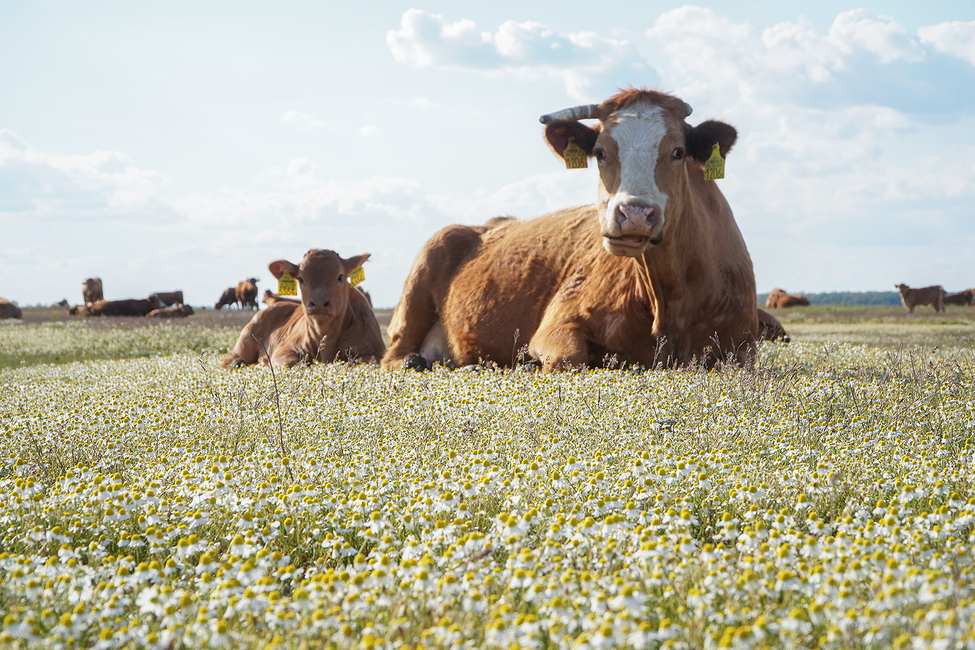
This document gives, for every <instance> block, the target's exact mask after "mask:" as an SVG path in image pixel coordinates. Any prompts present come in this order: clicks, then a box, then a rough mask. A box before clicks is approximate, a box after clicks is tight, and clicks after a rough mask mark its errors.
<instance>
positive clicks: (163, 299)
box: [149, 290, 183, 307]
mask: <svg viewBox="0 0 975 650" xmlns="http://www.w3.org/2000/svg"><path fill="white" fill-rule="evenodd" d="M152 296H155V297H156V298H158V299H159V304H161V305H162V306H163V307H170V306H172V305H182V304H183V292H182V291H179V290H177V291H157V292H155V293H150V294H149V297H150V298H151V297H152Z"/></svg>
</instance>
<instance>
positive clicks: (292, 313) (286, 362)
mask: <svg viewBox="0 0 975 650" xmlns="http://www.w3.org/2000/svg"><path fill="white" fill-rule="evenodd" d="M368 258H369V254H368V253H366V254H364V255H357V256H355V257H352V258H350V259H343V258H341V257H339V256H338V254H336V253H335V252H334V251H327V250H319V249H312V250H310V251H308V253H307V254H306V255H305V258H304V260H302V262H301V265H300V266H299V265H296V264H292V263H291V262H288V261H287V260H276V261H274V262H271V264H270V265H269V266H268V269H269V270H270V271H271V273H272V274H273V275H274V277H275V278H279V279H280V277H281V276H282V275H283V273H284V271H287V272H288V273H290V274H291V276H292V277H293V278H295V280H296V281H298V284H299V286H300V287H301V302H300V303H297V302H291V301H288V302H285V301H281V302H277V303H275V304H273V305H271V306H269V307H268V308H267V309H265V310H264V311H259V312H258V313H256V314H255V315H254V317H253V318H251V320H250V322H249V323H248V324H247V325H246V326H245V327H244V329H243V331H241V333H240V337H239V338H238V339H237V343H236V345H234V348H233V349H232V350H231V351H230V352H228V353H227V355H226V356H225V357H224V358H223V365H224V366H225V367H231V366H236V365H241V364H248V365H249V364H253V363H257V362H260V363H264V364H267V363H269V362H270V364H271V365H273V366H275V367H277V366H293V365H295V364H297V363H299V362H301V361H303V360H311V359H317V360H318V361H321V362H323V363H327V362H329V361H333V360H336V359H338V360H341V361H351V360H355V359H374V360H378V359H380V358H381V357H382V355H383V352H384V351H385V346H384V345H383V338H382V332H381V330H380V328H379V322H378V321H377V320H376V316H375V314H374V313H373V311H372V308H371V307H370V306H369V301H368V300H366V297H365V296H364V295H363V294H362V292H360V291H358V290H356V289H355V288H353V287H352V285H351V284H349V282H348V274H349V272H351V271H353V270H355V269H356V268H358V267H359V266H361V265H362V264H363V263H364V262H365V261H366V260H367V259H368ZM255 338H256V339H257V340H255ZM262 344H263V347H262Z"/></svg>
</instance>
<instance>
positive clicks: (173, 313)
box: [146, 305, 193, 318]
mask: <svg viewBox="0 0 975 650" xmlns="http://www.w3.org/2000/svg"><path fill="white" fill-rule="evenodd" d="M192 315H193V308H192V307H190V306H189V305H177V306H176V307H170V308H169V309H153V310H152V311H151V312H149V313H148V314H146V318H186V317H187V316H192Z"/></svg>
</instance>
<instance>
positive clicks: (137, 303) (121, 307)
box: [88, 297, 159, 316]
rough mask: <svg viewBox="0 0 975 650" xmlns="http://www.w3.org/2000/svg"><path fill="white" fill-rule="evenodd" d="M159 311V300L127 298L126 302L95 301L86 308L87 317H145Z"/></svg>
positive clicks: (153, 298)
mask: <svg viewBox="0 0 975 650" xmlns="http://www.w3.org/2000/svg"><path fill="white" fill-rule="evenodd" d="M153 309H159V299H158V298H155V297H152V298H142V299H136V298H129V299H126V300H96V301H95V302H94V304H92V305H91V306H90V307H88V315H89V316H145V315H147V314H148V313H149V312H151V311H152V310H153Z"/></svg>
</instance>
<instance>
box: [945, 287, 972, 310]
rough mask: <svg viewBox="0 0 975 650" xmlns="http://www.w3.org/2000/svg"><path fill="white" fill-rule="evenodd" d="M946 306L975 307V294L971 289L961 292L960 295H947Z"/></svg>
mask: <svg viewBox="0 0 975 650" xmlns="http://www.w3.org/2000/svg"><path fill="white" fill-rule="evenodd" d="M945 304H946V305H964V306H968V307H975V292H973V291H972V290H971V289H965V290H964V291H959V292H958V293H946V294H945Z"/></svg>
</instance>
